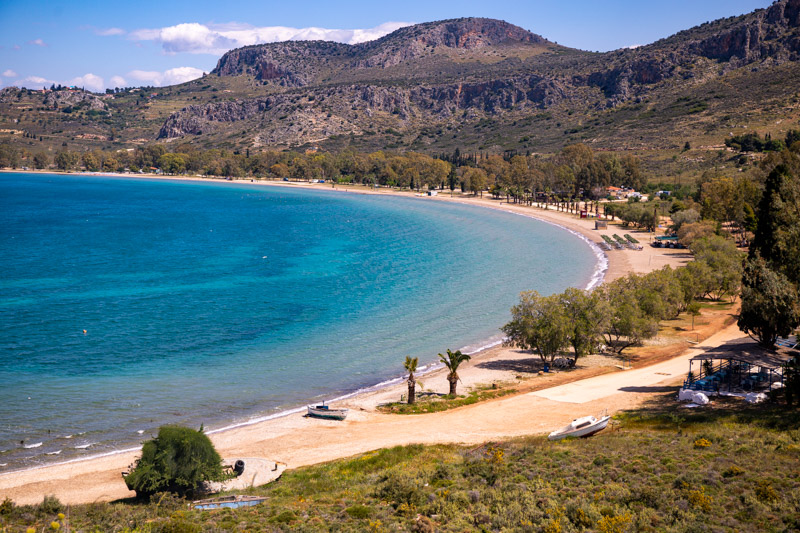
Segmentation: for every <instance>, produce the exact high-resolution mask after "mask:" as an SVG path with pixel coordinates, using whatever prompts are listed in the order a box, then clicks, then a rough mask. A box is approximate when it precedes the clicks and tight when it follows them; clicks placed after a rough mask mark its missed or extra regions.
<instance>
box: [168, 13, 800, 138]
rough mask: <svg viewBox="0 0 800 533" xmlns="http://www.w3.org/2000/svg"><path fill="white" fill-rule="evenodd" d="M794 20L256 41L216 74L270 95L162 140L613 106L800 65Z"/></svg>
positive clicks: (434, 26) (484, 25)
mask: <svg viewBox="0 0 800 533" xmlns="http://www.w3.org/2000/svg"><path fill="white" fill-rule="evenodd" d="M798 13H800V0H780V1H778V2H775V3H774V4H773V5H772V6H770V7H769V8H768V9H763V10H759V11H756V12H754V13H751V14H748V15H744V16H741V17H734V18H730V19H725V20H720V21H716V22H714V23H707V24H704V25H702V26H700V27H697V28H694V29H692V30H687V31H685V32H681V33H679V34H677V35H674V36H672V37H670V38H668V39H664V40H662V41H658V42H656V43H653V44H651V45H648V46H644V47H640V48H637V49H633V50H618V51H614V52H608V53H605V54H592V53H589V52H582V51H578V50H571V49H568V48H565V47H561V46H558V45H556V44H554V43H551V42H549V41H547V40H546V39H544V38H543V37H541V36H538V35H535V34H533V33H531V32H528V31H526V30H524V29H522V28H519V27H516V26H513V25H511V24H508V23H506V22H502V21H497V20H490V19H479V18H467V19H456V20H447V21H441V22H432V23H427V24H420V25H416V26H411V27H407V28H403V29H400V30H398V31H396V32H394V33H392V34H390V35H387V36H385V37H383V38H382V39H378V40H376V41H373V42H368V43H364V44H360V45H355V46H350V45H343V44H334V43H323V42H290V43H276V44H268V45H259V46H251V47H246V48H242V49H237V50H233V51H231V52H229V53H227V54H225V55H224V56H223V57H222V58H221V59H220V60H219V63H218V64H217V68H216V69H215V70H214V71H213V72H212V73H211V75H212V76H218V77H237V76H243V77H246V78H248V79H252V80H253V81H256V82H260V83H262V84H263V86H264V87H265V89H264V90H265V92H269V93H270V96H266V97H258V98H250V99H235V100H234V101H227V102H218V103H217V102H213V103H208V104H205V105H200V106H189V107H186V108H184V109H182V110H180V111H178V112H176V113H173V114H172V115H171V116H170V117H169V118H168V119H167V120H166V122H165V123H164V125H163V127H162V128H161V130H160V132H159V135H158V137H159V138H160V139H175V138H180V137H185V136H189V135H200V134H214V133H215V132H217V131H218V130H219V126H223V129H224V126H225V125H230V124H233V123H236V122H247V123H249V124H248V126H250V127H251V128H252V129H253V130H255V133H254V135H253V140H254V142H255V143H256V144H273V143H275V142H278V143H280V141H281V140H283V141H284V143H285V144H289V145H291V144H303V143H306V142H320V141H323V140H325V139H326V138H327V137H329V136H331V135H342V134H354V135H361V134H362V133H363V131H364V130H367V129H371V123H373V122H377V123H379V124H381V123H391V124H392V125H393V126H394V127H396V128H399V129H400V130H401V131H402V130H405V129H409V128H413V127H414V126H415V125H416V126H418V125H419V124H422V123H424V124H431V123H440V124H447V123H449V122H452V121H456V122H464V121H479V120H480V119H481V118H486V117H497V116H499V115H503V114H508V113H512V112H517V113H535V112H537V111H538V110H546V109H549V108H552V107H555V106H563V105H570V106H574V107H579V108H580V107H584V108H588V109H608V108H614V107H618V106H620V105H624V104H626V103H628V102H631V101H640V100H641V99H642V98H643V97H646V96H647V95H649V94H651V93H653V92H655V91H657V90H658V89H659V88H662V87H663V86H665V85H670V84H675V83H680V84H683V85H687V86H688V85H696V84H702V83H705V82H707V81H708V80H709V79H711V78H719V77H720V76H723V75H725V74H726V73H727V72H730V71H732V70H735V69H737V68H741V67H743V66H746V65H750V64H753V63H758V64H764V65H771V66H775V65H780V64H782V63H786V62H793V63H794V62H796V61H797V59H798V54H800V36H799V34H798V28H799V27H800V22H799V21H798V17H799V16H800V15H799V14H798ZM299 88H302V89H303V90H302V91H298V90H297V89H299ZM322 102H324V104H322ZM373 119H374V120H373ZM282 122H283V124H282Z"/></svg>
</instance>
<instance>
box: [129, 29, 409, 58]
mask: <svg viewBox="0 0 800 533" xmlns="http://www.w3.org/2000/svg"><path fill="white" fill-rule="evenodd" d="M409 25H410V23H406V22H386V23H384V24H381V25H379V26H376V27H374V28H368V29H353V30H338V29H328V28H314V27H311V28H290V27H286V26H264V27H253V26H250V25H246V24H240V23H230V24H220V25H213V26H206V25H204V24H198V23H196V22H189V23H184V24H178V25H175V26H168V27H165V28H156V29H141V30H136V31H133V32H131V33H130V35H129V38H131V39H133V40H135V41H156V42H159V43H161V47H162V49H163V50H164V52H166V53H168V54H175V53H179V52H188V53H191V54H214V55H219V54H223V53H225V52H227V51H228V50H230V49H232V48H238V47H240V46H248V45H253V44H262V43H273V42H279V41H300V40H303V41H305V40H321V41H335V42H340V43H347V44H357V43H363V42H365V41H371V40H373V39H378V38H380V37H383V36H384V35H386V34H388V33H391V32H393V31H395V30H397V29H399V28H402V27H404V26H409Z"/></svg>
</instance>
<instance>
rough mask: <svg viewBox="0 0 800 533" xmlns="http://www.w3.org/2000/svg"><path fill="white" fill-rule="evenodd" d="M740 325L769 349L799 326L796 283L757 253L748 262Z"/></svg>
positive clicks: (744, 280)
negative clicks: (779, 338)
mask: <svg viewBox="0 0 800 533" xmlns="http://www.w3.org/2000/svg"><path fill="white" fill-rule="evenodd" d="M737 325H738V326H739V329H741V330H742V331H744V332H745V333H747V334H748V335H750V336H752V337H754V338H755V339H756V340H758V342H759V344H761V345H762V346H766V347H768V348H772V347H774V346H775V341H776V340H777V339H778V337H786V336H788V335H790V334H791V333H792V330H794V329H795V328H796V327H797V326H798V325H800V305H798V291H797V286H796V285H795V284H794V283H792V282H791V281H790V280H789V279H788V278H787V277H786V276H785V275H784V274H783V273H782V272H779V271H776V270H773V269H771V268H770V267H769V265H768V264H767V262H766V261H765V260H764V258H762V257H761V256H759V255H758V253H756V254H755V255H753V256H751V257H748V258H747V260H746V261H745V265H744V274H743V276H742V309H741V311H740V312H739V318H738V321H737Z"/></svg>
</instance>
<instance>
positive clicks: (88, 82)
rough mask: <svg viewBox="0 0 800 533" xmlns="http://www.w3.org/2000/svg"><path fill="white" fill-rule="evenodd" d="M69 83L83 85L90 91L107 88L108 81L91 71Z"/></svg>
mask: <svg viewBox="0 0 800 533" xmlns="http://www.w3.org/2000/svg"><path fill="white" fill-rule="evenodd" d="M67 85H74V86H76V87H83V88H85V89H87V90H89V91H94V92H100V91H102V90H104V89H105V88H106V83H105V81H103V78H101V77H100V76H96V75H94V74H92V73H91V72H90V73H88V74H84V75H83V76H78V77H75V78H72V79H71V80H69V82H68V83H67Z"/></svg>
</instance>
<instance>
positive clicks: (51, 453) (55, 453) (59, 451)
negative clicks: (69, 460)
mask: <svg viewBox="0 0 800 533" xmlns="http://www.w3.org/2000/svg"><path fill="white" fill-rule="evenodd" d="M60 453H61V450H56V451H54V452H47V453H46V454H45V455H58V454H60Z"/></svg>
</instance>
